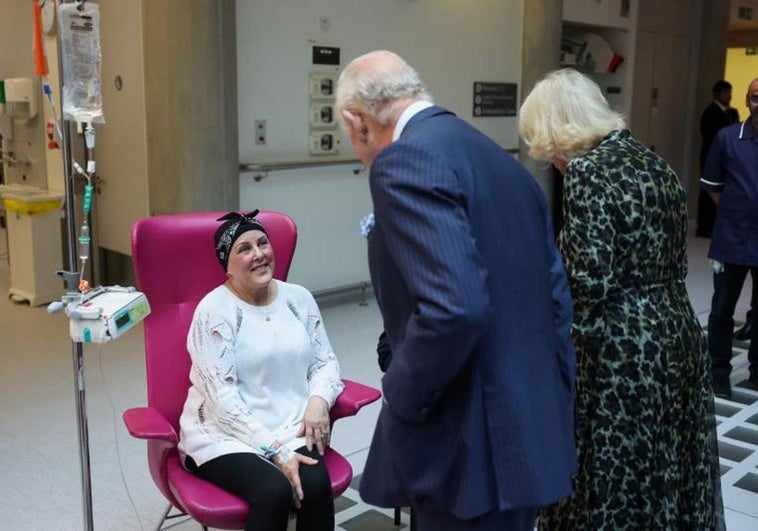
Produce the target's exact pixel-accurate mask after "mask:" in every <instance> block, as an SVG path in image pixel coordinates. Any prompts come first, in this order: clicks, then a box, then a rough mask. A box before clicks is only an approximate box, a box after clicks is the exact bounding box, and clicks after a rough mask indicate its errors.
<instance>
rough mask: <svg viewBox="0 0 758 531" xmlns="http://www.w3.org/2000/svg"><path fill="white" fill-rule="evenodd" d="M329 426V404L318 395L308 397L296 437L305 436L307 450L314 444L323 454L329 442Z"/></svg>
mask: <svg viewBox="0 0 758 531" xmlns="http://www.w3.org/2000/svg"><path fill="white" fill-rule="evenodd" d="M329 426H330V424H329V404H327V403H326V400H324V399H323V398H321V397H320V396H312V397H310V398H309V399H308V405H307V406H306V408H305V414H303V424H302V425H301V426H300V431H299V432H298V437H302V436H305V446H306V448H308V451H311V450H312V449H313V445H314V444H315V445H316V449H317V450H318V453H319V454H321V455H324V450H326V448H327V447H328V446H329V443H330V442H331V437H330V433H329Z"/></svg>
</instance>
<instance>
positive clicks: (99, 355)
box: [97, 343, 145, 531]
mask: <svg viewBox="0 0 758 531" xmlns="http://www.w3.org/2000/svg"><path fill="white" fill-rule="evenodd" d="M102 349H103V345H102V343H101V344H100V345H99V346H98V348H97V362H98V367H100V377H101V378H102V379H103V387H104V388H105V395H106V396H107V397H108V405H109V406H110V408H111V418H112V419H113V423H112V424H113V440H114V441H115V443H116V459H117V461H118V470H119V472H120V474H121V483H122V484H123V485H124V490H125V491H126V497H127V498H129V503H130V504H131V506H132V509H133V510H134V514H135V515H137V521H138V522H139V528H140V529H141V530H142V531H145V527H144V526H143V525H142V518H140V515H139V511H138V510H137V505H136V504H135V503H134V498H132V493H131V492H130V491H129V486H128V485H127V484H126V474H124V466H123V464H122V462H121V451H120V448H119V445H118V430H117V428H116V424H117V421H116V409H115V408H114V407H113V399H112V398H111V392H110V389H108V382H107V381H106V379H105V371H103V356H102Z"/></svg>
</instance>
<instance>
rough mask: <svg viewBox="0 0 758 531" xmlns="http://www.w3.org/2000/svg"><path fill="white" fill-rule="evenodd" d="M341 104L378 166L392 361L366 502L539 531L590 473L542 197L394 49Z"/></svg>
mask: <svg viewBox="0 0 758 531" xmlns="http://www.w3.org/2000/svg"><path fill="white" fill-rule="evenodd" d="M336 99H337V103H336V107H337V111H338V116H339V117H340V118H341V120H342V125H343V127H344V129H345V131H346V133H347V134H348V135H349V137H350V141H351V143H352V145H353V147H354V148H355V150H356V152H357V153H358V156H359V157H360V159H361V161H362V162H363V163H364V164H365V165H366V167H369V168H370V175H369V186H370V188H371V197H372V201H373V207H374V208H373V214H374V220H373V223H372V224H369V225H370V227H367V229H368V234H367V238H368V255H369V266H370V272H371V279H372V283H373V286H374V291H375V293H376V297H377V302H378V304H379V308H380V311H381V314H382V318H383V325H384V330H385V331H386V339H387V342H388V344H389V351H390V352H391V354H392V361H391V363H389V365H388V367H387V372H386V373H385V374H384V376H383V377H382V389H383V393H384V401H383V404H382V409H381V411H380V413H379V419H378V421H377V426H376V430H375V432H374V437H373V440H372V442H371V448H370V450H369V455H368V458H367V461H366V465H365V468H364V472H363V476H362V480H361V484H360V492H361V496H362V498H363V499H364V500H365V501H366V502H368V503H371V504H374V505H379V506H382V507H399V506H411V507H412V508H413V513H414V514H415V515H416V518H417V522H418V526H419V529H420V530H421V531H427V530H429V531H431V530H434V529H457V530H475V529H476V530H479V529H481V530H490V529H491V530H498V531H500V530H503V529H508V530H516V531H519V530H524V531H531V530H532V529H533V525H534V517H535V514H536V512H537V508H538V507H540V506H542V505H546V504H548V503H552V502H555V501H556V500H558V499H560V498H562V497H564V496H566V495H568V494H569V493H570V492H571V475H572V474H573V473H574V472H575V470H576V454H575V448H574V442H573V382H574V371H575V358H574V351H573V347H572V345H571V341H570V332H569V330H570V325H571V314H572V310H571V299H570V296H569V293H568V286H567V284H566V276H565V271H564V268H563V263H562V261H561V259H560V255H559V253H558V252H557V249H556V247H555V243H554V239H553V233H552V226H551V220H550V215H549V211H548V208H547V204H546V200H545V196H544V193H543V192H542V190H541V189H540V187H539V185H538V184H537V183H536V182H535V181H534V180H533V179H532V177H531V176H530V175H529V174H528V172H527V171H526V170H525V169H524V168H523V167H522V166H520V165H519V164H518V162H516V160H515V159H514V158H513V157H512V156H510V155H509V154H508V153H507V152H505V151H504V150H503V149H502V148H501V147H499V146H498V145H497V144H495V143H494V142H493V141H492V140H490V139H489V138H487V137H486V136H485V135H483V134H482V133H481V132H479V131H478V130H476V129H475V128H473V127H472V126H470V125H469V124H467V123H466V122H464V121H463V120H461V119H460V118H457V117H456V116H455V115H454V114H453V113H451V112H450V111H447V110H445V109H443V108H441V107H437V106H435V105H434V104H433V103H432V100H431V96H430V95H429V94H428V92H427V91H426V89H425V88H424V86H423V84H422V83H421V80H420V78H419V76H418V73H417V72H416V71H415V70H414V69H413V68H412V67H411V66H410V65H408V64H407V63H406V62H405V61H404V60H403V59H402V58H400V57H399V56H397V55H396V54H394V53H392V52H388V51H375V52H371V53H368V54H366V55H363V56H361V57H358V58H357V59H355V60H353V61H352V62H350V64H348V65H347V67H346V68H345V69H344V71H343V72H342V73H341V75H340V78H339V83H338V88H337V98H336Z"/></svg>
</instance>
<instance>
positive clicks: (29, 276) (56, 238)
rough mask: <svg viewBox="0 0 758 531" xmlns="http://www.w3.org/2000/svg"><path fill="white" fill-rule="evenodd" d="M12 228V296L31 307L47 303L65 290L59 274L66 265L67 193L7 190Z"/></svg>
mask: <svg viewBox="0 0 758 531" xmlns="http://www.w3.org/2000/svg"><path fill="white" fill-rule="evenodd" d="M2 197H3V203H4V206H5V211H6V218H7V230H8V257H9V259H10V273H11V275H10V288H9V289H8V297H10V298H11V299H12V300H14V301H17V302H21V301H28V302H29V304H30V305H31V306H39V305H41V304H47V303H48V302H51V301H53V300H55V299H57V298H58V297H60V296H61V294H62V293H63V291H64V288H63V281H62V280H61V278H60V277H59V276H58V275H57V274H56V273H55V272H56V271H58V270H60V269H62V268H63V250H62V246H63V244H62V243H61V206H62V204H63V194H59V193H56V192H49V191H47V190H42V189H39V188H31V187H25V188H24V189H22V190H17V191H16V190H14V191H12V192H8V193H3V194H2Z"/></svg>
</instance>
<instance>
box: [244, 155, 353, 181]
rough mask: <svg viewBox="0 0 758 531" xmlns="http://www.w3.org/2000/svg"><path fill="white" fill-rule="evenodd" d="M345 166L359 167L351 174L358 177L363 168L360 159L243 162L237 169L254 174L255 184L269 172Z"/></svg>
mask: <svg viewBox="0 0 758 531" xmlns="http://www.w3.org/2000/svg"><path fill="white" fill-rule="evenodd" d="M345 165H357V166H359V167H357V168H354V169H353V173H354V174H355V175H358V174H359V173H360V172H362V171H363V170H364V169H365V168H364V167H363V163H361V161H360V159H357V158H354V159H308V160H282V161H276V162H243V163H241V164H240V166H239V169H240V171H241V172H243V173H256V174H257V175H255V176H254V177H253V179H255V181H256V182H259V181H261V180H262V179H265V178H266V177H268V172H270V171H280V170H297V169H301V168H316V167H322V166H345Z"/></svg>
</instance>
